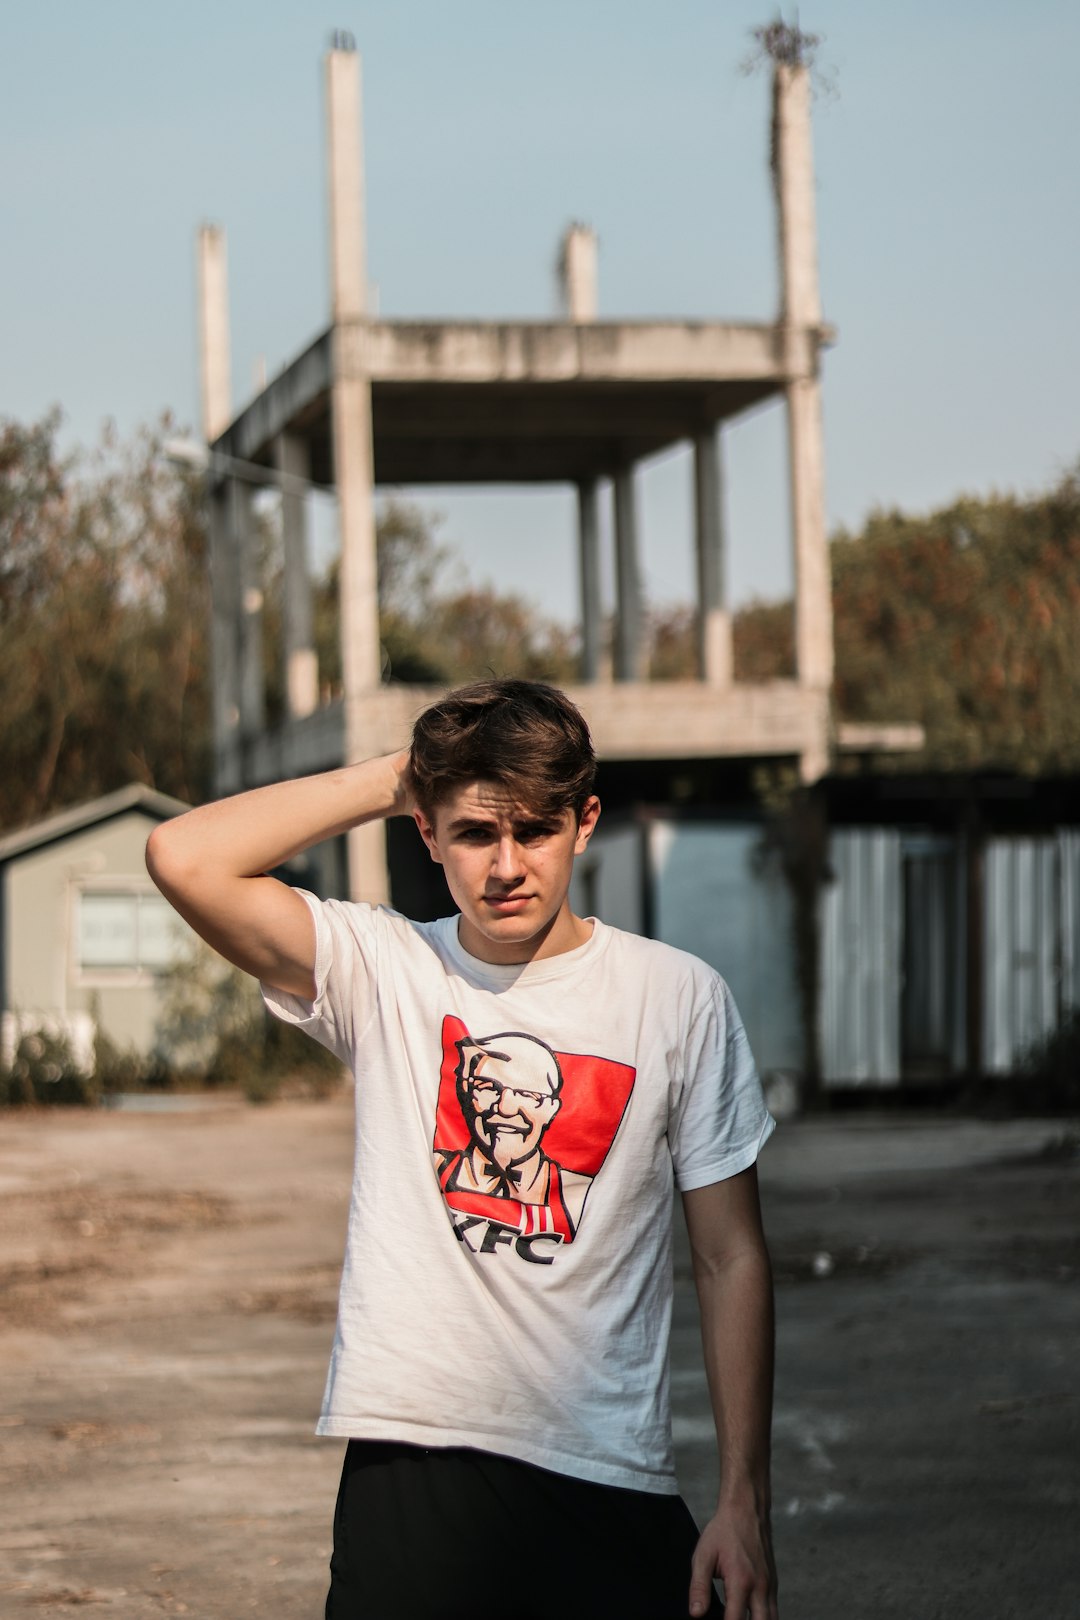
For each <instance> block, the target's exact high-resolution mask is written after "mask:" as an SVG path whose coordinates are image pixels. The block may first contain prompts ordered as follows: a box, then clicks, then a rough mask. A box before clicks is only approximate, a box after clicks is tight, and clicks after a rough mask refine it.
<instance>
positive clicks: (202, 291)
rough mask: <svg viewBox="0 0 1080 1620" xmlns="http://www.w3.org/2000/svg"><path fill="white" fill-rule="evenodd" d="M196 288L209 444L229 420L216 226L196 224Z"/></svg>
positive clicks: (225, 298) (224, 293) (225, 307)
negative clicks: (197, 288)
mask: <svg viewBox="0 0 1080 1620" xmlns="http://www.w3.org/2000/svg"><path fill="white" fill-rule="evenodd" d="M198 287H199V376H200V381H201V384H202V430H203V438H204V439H205V440H206V441H207V443H208V444H212V443H213V441H214V440H215V439H217V438H219V437H220V435H221V434H222V433H224V431H225V429H226V428H227V427H228V425H229V423H230V422H231V421H232V385H231V382H230V373H229V286H228V267H227V261H226V254H225V232H224V231H223V230H222V228H221V226H220V225H200V227H199V237H198Z"/></svg>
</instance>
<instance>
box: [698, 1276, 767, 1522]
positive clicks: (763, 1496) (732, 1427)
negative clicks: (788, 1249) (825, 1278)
mask: <svg viewBox="0 0 1080 1620" xmlns="http://www.w3.org/2000/svg"><path fill="white" fill-rule="evenodd" d="M697 1286H698V1297H699V1300H700V1303H701V1332H702V1343H703V1347H704V1352H705V1371H706V1375H707V1378H708V1382H709V1394H710V1398H711V1401H712V1408H713V1418H714V1421H715V1423H716V1441H717V1449H718V1453H719V1462H720V1493H719V1494H720V1501H721V1502H723V1501H725V1500H730V1499H731V1498H732V1496H733V1495H738V1494H743V1495H752V1497H753V1499H754V1500H755V1502H756V1503H758V1504H761V1505H762V1506H764V1508H765V1509H766V1511H767V1510H768V1505H769V1492H770V1482H769V1452H770V1432H771V1427H772V1388H773V1354H774V1352H773V1293H772V1275H771V1271H770V1267H769V1259H768V1255H767V1253H766V1252H765V1250H764V1249H763V1248H762V1249H752V1250H749V1251H747V1252H746V1253H745V1254H740V1255H738V1256H735V1257H734V1258H733V1259H731V1260H730V1261H728V1262H726V1263H725V1264H724V1265H722V1266H720V1267H718V1268H717V1269H716V1270H714V1271H708V1270H705V1269H701V1270H700V1271H699V1274H698V1278H697Z"/></svg>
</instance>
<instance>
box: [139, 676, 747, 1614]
mask: <svg viewBox="0 0 1080 1620" xmlns="http://www.w3.org/2000/svg"><path fill="white" fill-rule="evenodd" d="M594 775H595V758H594V755H593V750H592V745H591V742H590V739H589V734H588V730H587V727H586V725H585V722H584V720H583V719H582V717H581V715H580V714H579V712H578V710H577V709H576V708H575V707H574V706H573V704H571V703H570V702H569V700H568V699H566V698H565V697H564V696H563V695H562V694H561V693H559V692H557V691H555V690H554V689H552V688H550V687H546V686H542V685H539V684H536V683H533V682H526V681H491V682H485V683H483V684H481V685H478V686H474V687H469V688H465V689H463V690H461V691H458V692H454V693H451V694H450V695H449V696H448V697H446V698H445V699H444V700H443V701H442V702H440V703H438V704H436V705H434V706H433V707H432V708H430V709H428V710H427V711H426V712H425V713H424V714H422V715H421V717H420V719H419V720H418V721H417V723H416V726H415V728H414V732H413V740H412V747H411V749H410V750H408V751H406V752H402V753H400V754H394V755H390V756H388V757H386V758H382V759H375V760H370V761H367V762H366V763H364V764H360V765H356V766H350V767H347V768H345V769H343V770H339V771H332V772H329V773H328V774H326V775H324V776H319V777H312V778H307V779H305V780H301V781H295V782H285V783H282V784H280V785H278V786H275V787H268V788H259V789H257V790H255V791H254V792H251V793H245V794H241V795H239V796H238V797H236V798H233V799H230V800H226V801H224V802H222V803H218V804H211V805H207V806H205V807H204V808H202V809H199V810H193V811H191V812H190V813H189V814H188V815H185V816H182V817H179V818H177V819H176V820H175V821H171V822H166V823H164V824H163V825H162V826H161V827H159V828H158V829H156V830H155V832H154V833H153V835H152V837H151V839H150V844H149V846H148V852H147V861H148V866H149V869H150V871H151V874H152V875H153V877H154V879H155V881H156V882H157V883H158V885H159V887H160V888H161V890H162V892H163V893H164V894H165V895H166V896H167V897H168V898H169V899H170V900H171V901H172V903H173V904H174V905H175V907H176V908H177V910H178V911H179V912H181V914H182V915H183V916H184V917H186V918H187V920H188V921H189V922H190V923H191V924H192V925H193V926H194V927H195V928H196V929H197V930H198V932H199V933H200V934H202V936H203V937H204V938H205V939H206V940H208V941H209V943H210V944H211V945H213V946H214V947H215V948H216V949H217V950H219V951H220V952H221V953H222V955H224V956H226V957H227V958H228V959H229V960H230V961H232V962H235V963H237V964H238V965H239V966H240V967H241V968H244V969H246V970H247V971H248V972H250V973H253V974H255V975H256V976H257V977H258V978H259V979H260V980H261V981H262V984H263V988H264V994H265V996H266V1000H267V1002H268V1004H269V1006H270V1008H271V1009H272V1011H274V1012H275V1013H276V1014H277V1015H278V1016H279V1017H281V1018H284V1019H286V1020H288V1021H290V1022H292V1023H295V1024H297V1025H299V1026H301V1027H302V1028H305V1029H307V1030H309V1031H310V1033H311V1034H313V1035H314V1036H315V1037H316V1039H318V1040H320V1041H322V1042H323V1043H324V1044H325V1045H327V1046H328V1047H330V1048H331V1050H332V1051H334V1052H336V1053H337V1054H338V1055H339V1056H340V1057H341V1058H342V1059H343V1060H344V1061H346V1062H348V1063H349V1064H350V1065H351V1066H352V1068H353V1070H354V1073H355V1076H356V1142H357V1149H356V1170H355V1175H354V1180H353V1189H352V1202H351V1208H350V1216H349V1234H348V1240H347V1247H346V1255H345V1265H344V1271H343V1275H342V1283H341V1299H340V1306H339V1314H338V1325H337V1332H336V1335H335V1341H334V1348H333V1353H332V1356H331V1364H330V1373H329V1378H328V1381H327V1388H326V1396H325V1401H324V1406H323V1415H322V1418H321V1421H320V1424H319V1431H320V1433H323V1434H330V1435H340V1436H342V1437H343V1438H345V1439H346V1440H347V1441H348V1447H347V1451H346V1457H345V1465H344V1470H343V1474H342V1481H341V1488H340V1491H339V1494H338V1503H337V1511H336V1514H335V1523H334V1554H333V1559H332V1562H331V1588H330V1594H329V1597H328V1599H327V1607H326V1614H327V1620H361V1617H364V1620H368V1617H370V1620H376V1617H377V1620H391V1617H401V1620H426V1617H430V1620H451V1617H454V1616H459V1615H460V1616H466V1615H468V1616H470V1617H472V1616H474V1615H475V1614H476V1613H477V1612H479V1611H484V1610H486V1611H488V1612H494V1613H497V1614H509V1615H513V1616H515V1620H530V1617H534V1620H549V1617H550V1616H553V1615H556V1614H566V1615H571V1616H573V1617H575V1620H576V1617H577V1616H579V1615H589V1614H591V1615H596V1616H608V1615H611V1616H618V1617H619V1620H667V1617H669V1616H670V1617H672V1620H674V1617H675V1616H683V1615H686V1614H687V1613H689V1614H691V1615H695V1616H696V1615H705V1614H710V1615H714V1614H719V1613H720V1612H721V1610H720V1607H719V1603H718V1599H717V1597H716V1595H715V1591H714V1587H713V1580H714V1578H715V1577H720V1578H721V1579H722V1580H723V1582H724V1587H725V1594H726V1602H727V1609H726V1613H727V1617H728V1620H744V1616H746V1615H749V1616H750V1617H751V1620H776V1613H777V1610H776V1579H775V1573H774V1569H773V1561H772V1552H771V1544H770V1532H769V1456H768V1450H769V1421H770V1401H771V1384H772V1291H771V1280H770V1273H769V1263H768V1257H767V1254H766V1250H765V1244H764V1239H763V1237H762V1230H761V1221H760V1214H759V1208H758V1197H757V1184H756V1178H755V1177H756V1173H755V1163H756V1159H757V1155H758V1152H759V1149H760V1148H761V1146H762V1145H763V1143H764V1142H765V1140H766V1139H767V1137H768V1135H769V1133H770V1131H771V1129H772V1121H771V1119H770V1118H769V1115H768V1114H767V1112H766V1110H765V1107H764V1104H763V1102H762V1097H761V1091H760V1087H759V1085H758V1082H757V1078H756V1075H755V1073H754V1068H753V1063H752V1060H751V1057H750V1054H749V1050H748V1047H747V1044H746V1038H745V1035H744V1033H743V1029H742V1025H741V1023H740V1021H739V1017H738V1014H737V1012H736V1010H735V1007H734V1004H733V1002H732V1000H731V997H730V994H729V992H728V990H727V987H726V985H725V984H724V982H723V980H722V979H720V978H719V976H718V975H717V974H716V973H714V972H713V970H712V969H711V968H708V967H707V966H706V965H705V964H704V963H702V962H699V961H698V960H697V959H696V958H694V957H691V956H688V955H686V954H684V953H683V952H680V951H676V950H673V949H671V948H670V947H668V946H664V945H661V944H658V943H656V942H655V941H650V940H643V939H640V938H638V937H637V936H635V935H631V934H626V933H623V932H620V931H619V930H616V929H612V928H608V927H606V926H605V925H604V924H603V923H602V922H600V921H598V920H595V919H586V918H582V917H578V916H576V915H575V913H574V912H573V910H572V909H571V906H570V903H569V898H568V893H569V887H570V879H571V874H572V870H573V864H574V859H575V857H576V856H578V855H580V854H581V853H582V852H583V851H584V850H585V848H586V846H587V844H588V842H589V839H590V837H591V835H592V833H593V830H594V828H595V826H596V822H597V817H598V815H599V812H600V805H599V801H598V800H597V798H596V796H595V795H594V793H593V791H592V788H593V780H594ZM392 815H413V816H414V817H415V820H416V823H417V826H418V827H419V829H420V833H421V835H422V837H423V839H424V842H425V843H426V845H427V847H428V850H429V851H430V854H431V856H432V858H433V859H434V860H435V861H438V862H439V863H441V865H442V867H443V870H444V872H445V874H446V879H447V883H448V885H449V888H450V892H451V894H452V895H453V898H454V900H455V902H456V903H457V905H458V907H459V908H460V916H456V917H447V918H444V919H443V920H442V921H440V922H436V923H430V924H417V923H413V922H410V921H409V920H408V919H407V918H405V917H403V916H401V915H399V914H398V913H396V912H394V911H392V910H389V909H387V908H382V907H380V908H371V907H369V906H365V905H357V904H349V903H345V902H340V901H335V900H329V901H320V900H317V899H315V898H314V897H313V896H311V895H307V894H304V893H302V892H300V891H297V890H293V889H290V888H288V887H287V886H286V885H284V884H281V883H279V882H277V881H276V880H274V879H272V878H269V877H266V876H264V875H263V874H265V873H266V872H267V871H269V870H271V869H272V868H274V867H276V866H279V865H280V864H281V863H282V862H283V861H286V860H288V859H289V858H290V856H292V855H294V854H296V853H298V852H299V851H300V850H302V849H306V848H307V847H309V846H310V845H312V844H315V843H317V842H319V841H320V840H322V839H324V838H329V837H332V836H335V835H337V834H340V833H343V832H344V831H346V830H347V829H348V828H349V827H352V826H355V825H357V824H359V823H361V822H365V821H371V820H374V819H377V818H379V817H387V816H392ZM673 1185H674V1186H678V1187H679V1189H680V1191H681V1193H682V1198H683V1205H684V1208H685V1212H686V1219H687V1224H688V1227H689V1233H690V1242H691V1248H692V1253H693V1262H694V1274H695V1280H696V1283H697V1290H698V1296H699V1301H700V1306H701V1318H702V1335H703V1342H704V1347H705V1363H706V1369H707V1373H708V1380H709V1388H710V1392H711V1398H712V1404H713V1409H714V1414H715V1419H716V1431H717V1439H718V1444H719V1452H720V1491H719V1499H718V1503H717V1508H716V1512H715V1514H714V1516H713V1517H712V1518H711V1519H710V1521H709V1523H708V1524H707V1525H706V1526H705V1528H704V1530H703V1531H702V1533H701V1535H700V1537H699V1536H698V1533H697V1530H696V1528H695V1526H694V1524H693V1521H692V1520H691V1518H690V1515H689V1513H688V1511H687V1509H686V1507H685V1505H684V1504H683V1502H682V1500H681V1498H680V1497H679V1496H678V1495H677V1494H676V1485H675V1480H674V1472H673V1463H672V1452H671V1425H670V1416H669V1410H668V1368H667V1352H668V1333H669V1320H670V1311H671V1293H672V1280H671V1242H672V1239H671V1217H672V1188H673Z"/></svg>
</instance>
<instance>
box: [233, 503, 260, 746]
mask: <svg viewBox="0 0 1080 1620" xmlns="http://www.w3.org/2000/svg"><path fill="white" fill-rule="evenodd" d="M227 488H228V492H229V493H228V511H229V532H230V539H231V541H232V544H233V546H234V547H235V550H236V555H237V574H238V583H239V587H240V600H239V604H238V605H239V635H238V637H237V640H238V644H239V659H240V739H241V747H243V745H244V744H245V743H248V742H252V741H254V739H255V738H256V737H259V736H261V734H262V733H263V732H264V731H265V730H266V677H265V670H264V666H263V607H264V603H265V592H264V584H263V573H262V544H261V539H260V535H259V528H258V522H257V520H256V516H255V511H254V508H253V506H252V501H251V494H252V492H251V489H250V487H249V486H248V485H247V484H244V483H241V482H240V480H239V479H237V478H231V479H230V480H229V482H228V485H227ZM245 777H246V770H245Z"/></svg>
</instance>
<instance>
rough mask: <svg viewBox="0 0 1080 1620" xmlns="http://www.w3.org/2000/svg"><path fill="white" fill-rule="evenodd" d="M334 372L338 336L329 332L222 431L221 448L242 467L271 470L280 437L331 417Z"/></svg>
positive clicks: (268, 385) (289, 366) (274, 378)
mask: <svg viewBox="0 0 1080 1620" xmlns="http://www.w3.org/2000/svg"><path fill="white" fill-rule="evenodd" d="M333 369H334V367H333V334H332V332H324V333H323V334H322V335H321V336H320V337H318V338H316V340H315V342H314V343H312V344H311V345H310V346H309V347H308V348H307V349H305V350H304V352H303V353H302V354H300V355H297V357H296V359H295V360H293V361H292V362H291V364H290V365H288V366H286V368H285V369H284V371H282V372H280V373H279V374H278V375H277V376H276V377H272V378H271V379H270V382H269V383H268V384H267V386H266V388H265V389H264V391H263V392H262V393H261V394H260V395H259V396H258V398H257V399H254V400H252V402H251V404H250V405H248V406H247V408H246V409H245V410H243V411H241V412H240V415H239V416H238V417H236V418H235V420H234V421H233V422H231V423H229V424H228V426H227V428H225V429H223V430H222V431H221V433H220V434H219V435H218V437H217V440H216V443H215V448H216V449H218V450H221V451H222V452H223V453H224V454H225V455H229V456H235V457H236V458H237V460H239V461H265V462H266V464H267V465H270V464H271V459H272V454H273V445H274V441H275V440H276V439H277V437H278V435H279V434H281V433H286V432H290V431H300V430H301V429H302V428H303V427H304V426H305V424H308V423H310V422H311V421H312V420H313V419H316V420H322V419H325V418H326V417H328V416H329V411H330V385H331V383H332V381H333Z"/></svg>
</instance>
